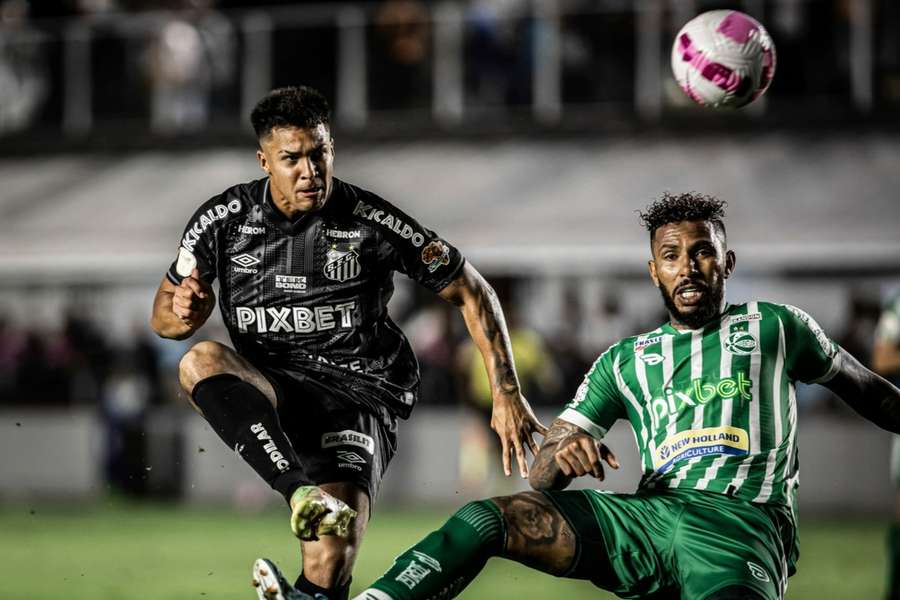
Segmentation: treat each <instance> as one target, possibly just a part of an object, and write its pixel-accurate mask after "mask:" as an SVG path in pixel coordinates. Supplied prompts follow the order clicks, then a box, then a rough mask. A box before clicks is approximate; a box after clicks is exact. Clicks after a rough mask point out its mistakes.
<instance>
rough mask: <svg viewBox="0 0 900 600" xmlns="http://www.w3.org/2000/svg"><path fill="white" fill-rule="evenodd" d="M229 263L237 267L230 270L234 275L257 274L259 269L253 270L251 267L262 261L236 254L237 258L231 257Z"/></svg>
mask: <svg viewBox="0 0 900 600" xmlns="http://www.w3.org/2000/svg"><path fill="white" fill-rule="evenodd" d="M231 262H233V263H234V264H236V265H238V266H236V267H232V270H233V271H234V272H235V273H259V269H253V268H251V267H253V266H254V265H258V264H259V263H260V262H262V261H260V260H259V259H258V258H256V257H255V256H251V255H250V254H238V255H237V256H232V257H231Z"/></svg>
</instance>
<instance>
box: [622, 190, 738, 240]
mask: <svg viewBox="0 0 900 600" xmlns="http://www.w3.org/2000/svg"><path fill="white" fill-rule="evenodd" d="M727 206H728V203H727V202H725V201H724V200H719V199H718V198H716V197H715V196H710V195H708V194H699V193H697V192H687V193H684V194H670V193H669V192H664V193H663V195H662V196H660V198H659V199H658V200H656V201H655V202H653V203H652V204H650V206H648V207H647V209H646V210H643V211H638V215H639V216H640V219H641V223H642V224H643V225H644V227H646V228H647V231H649V232H650V241H653V234H654V233H656V230H657V229H659V228H660V227H662V226H663V225H668V224H669V223H678V222H679V221H709V222H710V223H712V224H713V225H714V226H715V227H716V228H717V229H718V230H719V231H720V232H721V233H722V239H725V222H724V221H723V219H724V218H725V208H726V207H727Z"/></svg>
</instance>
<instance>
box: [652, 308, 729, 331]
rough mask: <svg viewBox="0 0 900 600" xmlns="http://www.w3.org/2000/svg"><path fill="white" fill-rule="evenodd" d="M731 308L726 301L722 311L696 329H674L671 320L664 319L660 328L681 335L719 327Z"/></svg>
mask: <svg viewBox="0 0 900 600" xmlns="http://www.w3.org/2000/svg"><path fill="white" fill-rule="evenodd" d="M732 308H734V305H732V304H727V303H726V304H725V308H724V310H722V312H721V313H720V314H719V316H718V318H715V319H712V320H711V321H709V322H708V323H707V324H706V325H704V326H703V327H698V328H697V329H676V328H675V327H673V326H672V322H671V321H666V322H665V324H663V326H662V330H663V331H664V332H666V333H671V334H674V335H683V334H685V333H693V332H695V331H703V332H706V331H708V330H710V329H715V328H717V327H719V325H720V324H721V323H722V319H724V318H725V317H727V316H728V313H730V312H731V309H732Z"/></svg>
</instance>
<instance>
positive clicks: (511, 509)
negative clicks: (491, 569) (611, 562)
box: [356, 492, 576, 600]
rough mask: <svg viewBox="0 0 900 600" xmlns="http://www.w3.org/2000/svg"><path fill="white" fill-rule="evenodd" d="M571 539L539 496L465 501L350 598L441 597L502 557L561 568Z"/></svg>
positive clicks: (557, 571)
mask: <svg viewBox="0 0 900 600" xmlns="http://www.w3.org/2000/svg"><path fill="white" fill-rule="evenodd" d="M575 549H576V542H575V536H574V534H573V533H572V531H571V529H570V527H569V525H568V523H566V520H565V519H564V518H563V516H562V515H561V514H560V513H559V511H558V510H557V509H556V507H555V506H553V505H552V504H551V503H550V502H549V501H548V500H547V499H546V498H545V497H544V496H543V495H541V494H539V493H535V492H525V493H522V494H517V495H515V496H507V497H504V498H493V499H491V500H481V501H478V502H470V503H469V504H466V505H465V506H464V507H462V508H461V509H460V510H459V511H458V512H457V513H456V514H455V515H453V516H452V517H450V520H449V521H447V523H445V524H444V526H443V527H441V528H440V529H439V530H437V531H435V532H433V533H431V534H429V535H428V536H427V537H426V538H425V539H423V540H422V541H421V542H419V543H418V544H416V545H415V546H413V547H412V548H410V549H409V550H407V551H406V552H404V553H403V554H401V555H400V556H398V557H397V560H396V561H395V562H394V566H393V567H391V569H390V570H389V571H388V572H387V573H385V574H384V576H383V577H381V578H380V579H379V580H378V581H376V582H375V583H374V584H372V587H370V588H369V589H367V590H366V591H364V592H363V593H362V594H361V595H360V596H357V598H356V600H446V599H449V598H453V597H454V596H456V595H457V594H459V593H460V592H462V590H463V589H464V588H465V587H466V586H467V585H468V584H469V583H470V582H471V581H472V580H473V579H474V578H475V577H476V576H477V575H478V573H479V572H480V571H481V569H482V568H483V567H484V565H485V563H486V562H487V560H488V559H489V558H490V557H492V556H503V557H505V558H509V559H512V560H515V561H518V562H520V563H522V564H525V565H527V566H529V567H532V568H535V569H539V570H541V571H544V572H546V573H550V574H552V575H563V574H565V573H567V572H568V571H569V570H570V568H571V565H572V561H573V560H574V558H575Z"/></svg>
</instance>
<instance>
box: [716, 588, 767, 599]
mask: <svg viewBox="0 0 900 600" xmlns="http://www.w3.org/2000/svg"><path fill="white" fill-rule="evenodd" d="M704 600H766V597H765V596H763V595H762V594H760V593H759V592H758V591H756V590H754V589H753V588H750V587H746V586H743V585H729V586H727V587H724V588H722V589H720V590H717V591H715V592H713V593H712V594H711V595H709V596H706V597H705V598H704Z"/></svg>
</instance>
